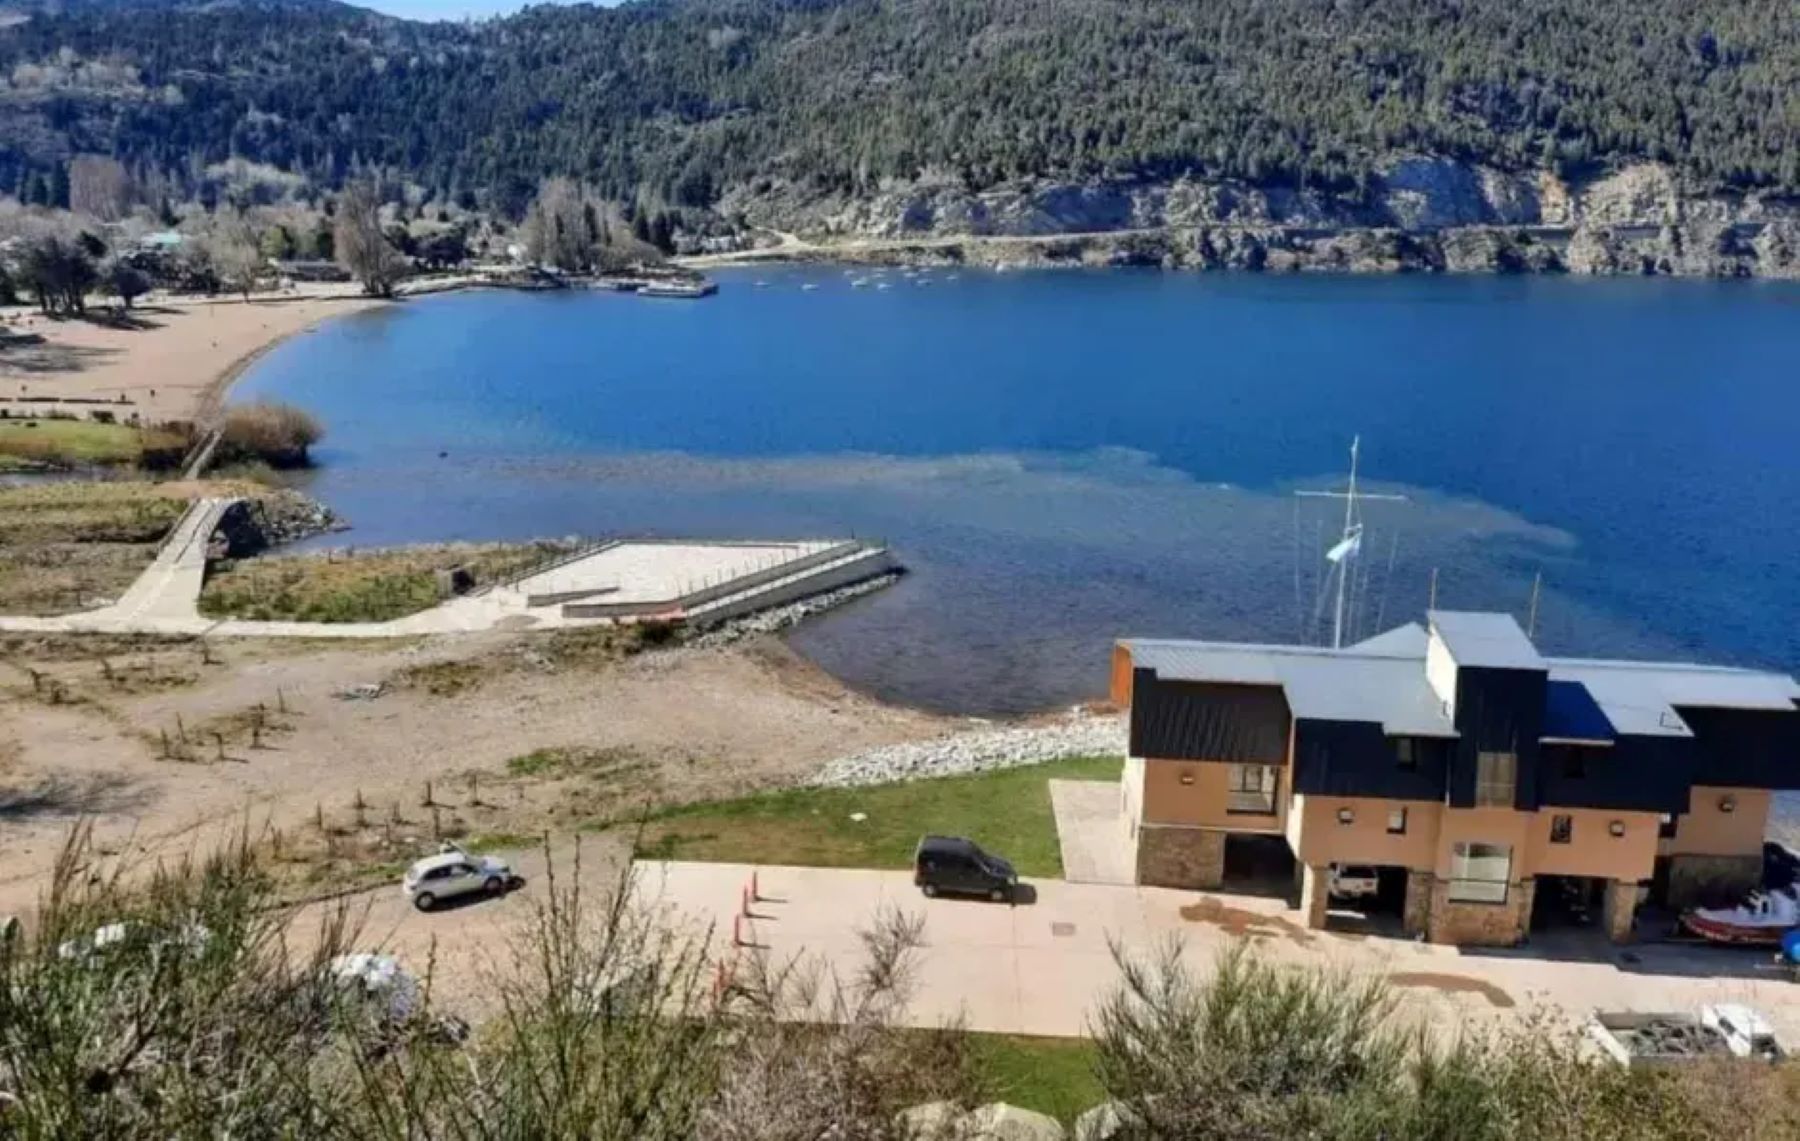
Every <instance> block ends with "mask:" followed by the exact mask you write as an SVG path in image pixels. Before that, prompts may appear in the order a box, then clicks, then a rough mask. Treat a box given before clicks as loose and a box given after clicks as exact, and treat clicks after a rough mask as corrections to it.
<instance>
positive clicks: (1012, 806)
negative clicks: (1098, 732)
mask: <svg viewBox="0 0 1800 1141" xmlns="http://www.w3.org/2000/svg"><path fill="white" fill-rule="evenodd" d="M1122 765H1123V761H1121V760H1120V758H1118V757H1081V758H1076V759H1072V760H1066V761H1052V762H1050V763H1048V764H1042V765H1029V766H1026V767H1024V768H1017V769H1006V770H1002V771H1000V772H991V773H978V774H975V775H973V776H956V777H940V778H938V779H935V780H918V781H909V782H907V783H905V784H884V785H875V786H872V787H869V788H826V789H817V788H801V789H784V790H782V791H780V792H770V793H763V794H761V795H758V796H749V797H745V798H743V799H742V800H726V801H718V802H716V803H711V804H692V805H687V806H685V807H682V808H676V809H671V810H669V811H667V812H664V813H661V814H659V815H658V816H657V817H655V818H654V819H652V820H651V821H650V822H649V823H648V824H647V825H646V826H645V828H644V833H643V836H642V838H641V839H640V841H639V843H638V852H637V854H638V855H639V856H640V857H643V858H645V859H655V860H714V861H719V862H723V863H738V862H742V863H761V864H795V865H800V866H807V867H826V868H905V867H908V866H910V864H911V861H912V854H913V849H914V848H915V847H916V846H917V845H918V842H919V837H920V836H922V835H924V834H925V833H927V832H937V833H943V834H947V835H952V836H967V837H969V838H970V839H972V840H974V841H975V842H976V843H978V844H980V845H981V846H982V847H984V848H986V849H988V850H989V851H991V852H994V853H995V854H997V855H1001V856H1005V857H1006V858H1007V859H1009V860H1011V861H1012V862H1013V865H1014V866H1015V867H1017V868H1018V870H1019V874H1020V875H1024V876H1044V877H1055V876H1060V875H1062V855H1061V853H1060V852H1059V850H1058V849H1057V844H1056V822H1055V820H1054V818H1053V817H1052V816H1051V812H1050V787H1049V785H1048V783H1046V782H1048V781H1049V779H1050V778H1051V777H1058V778H1067V779H1070V780H1117V779H1118V777H1119V772H1120V769H1121V767H1122ZM852 813H861V814H863V815H864V816H865V819H863V820H860V821H857V820H852V819H851V814H852Z"/></svg>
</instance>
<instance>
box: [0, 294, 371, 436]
mask: <svg viewBox="0 0 1800 1141" xmlns="http://www.w3.org/2000/svg"><path fill="white" fill-rule="evenodd" d="M380 304H385V302H381V301H375V300H372V299H370V298H367V297H364V296H362V295H361V292H360V290H358V288H357V287H356V286H354V285H350V284H344V285H307V286H300V287H297V288H295V289H293V290H289V291H283V292H280V293H260V294H251V299H250V300H249V301H248V302H245V301H244V300H243V299H242V298H240V297H236V296H232V297H224V296H220V297H215V298H192V297H162V296H160V295H153V296H151V297H148V298H145V299H144V300H143V301H141V302H140V303H139V304H138V305H137V306H136V307H135V308H133V309H132V310H131V312H130V313H128V314H125V315H123V317H122V318H121V319H117V320H114V319H112V318H111V316H110V314H111V311H110V310H109V309H104V308H102V307H100V306H94V307H91V308H90V310H89V316H88V317H87V318H86V319H75V320H52V319H50V318H47V317H45V316H43V315H42V314H41V313H39V312H38V311H37V310H36V309H34V308H32V307H29V306H12V307H9V308H4V309H0V326H4V327H6V328H9V329H11V330H12V331H13V332H14V333H19V334H37V335H39V336H42V337H43V338H44V342H43V343H42V344H36V345H16V346H11V347H8V348H5V349H0V408H3V409H7V410H9V411H10V412H11V413H12V414H13V415H19V414H21V413H24V412H43V411H45V410H47V409H50V408H56V407H63V408H66V409H68V410H71V411H78V412H82V413H85V412H86V411H88V410H89V408H91V403H89V402H92V401H95V400H105V401H110V402H114V403H113V405H112V406H111V407H109V408H108V409H107V410H108V411H112V412H113V413H114V415H115V416H116V417H117V418H118V419H120V420H128V419H130V417H131V416H132V415H133V414H134V413H135V414H136V415H137V416H138V417H139V418H140V419H142V420H143V422H145V423H160V422H163V421H167V420H191V419H194V418H196V417H197V416H199V415H201V414H202V413H203V412H204V411H205V410H206V409H208V408H209V407H211V406H212V405H213V404H215V403H216V402H217V401H218V400H219V399H220V398H221V396H222V395H223V394H224V392H225V390H226V389H227V388H228V387H229V386H230V384H231V382H232V381H233V380H235V379H236V378H237V377H238V375H239V374H241V373H242V372H243V371H244V370H245V369H246V368H247V367H248V366H249V365H250V364H251V363H252V362H253V361H254V360H255V359H256V358H257V357H258V356H259V355H261V354H262V353H263V352H266V351H267V350H268V349H269V348H270V347H271V346H273V345H275V344H277V343H279V342H280V341H281V340H283V339H284V338H286V337H290V336H293V335H294V334H296V333H300V332H303V331H304V330H306V329H309V328H311V327H312V326H314V325H316V324H318V323H319V322H320V321H323V320H325V319H326V318H328V317H335V316H338V315H340V314H344V313H350V312H354V311H356V310H358V309H365V308H369V307H371V306H374V305H380ZM22 397H28V398H32V399H30V400H26V401H21V399H20V398H22ZM43 397H53V398H55V399H56V400H58V401H73V403H71V404H67V405H59V404H47V403H45V402H43V401H42V399H41V398H43Z"/></svg>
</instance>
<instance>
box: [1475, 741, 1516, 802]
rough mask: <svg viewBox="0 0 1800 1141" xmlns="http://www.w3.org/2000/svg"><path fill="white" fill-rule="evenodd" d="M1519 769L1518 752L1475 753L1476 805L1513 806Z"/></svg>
mask: <svg viewBox="0 0 1800 1141" xmlns="http://www.w3.org/2000/svg"><path fill="white" fill-rule="evenodd" d="M1518 769H1519V756H1518V754H1517V753H1477V754H1475V807H1477V808H1511V807H1512V806H1513V800H1514V799H1515V797H1514V781H1515V780H1516V779H1517V773H1518Z"/></svg>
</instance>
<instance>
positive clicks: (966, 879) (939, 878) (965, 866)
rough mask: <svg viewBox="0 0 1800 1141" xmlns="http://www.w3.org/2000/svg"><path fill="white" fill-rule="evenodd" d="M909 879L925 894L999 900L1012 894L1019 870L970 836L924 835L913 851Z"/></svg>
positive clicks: (1006, 898) (1017, 881)
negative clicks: (910, 877)
mask: <svg viewBox="0 0 1800 1141" xmlns="http://www.w3.org/2000/svg"><path fill="white" fill-rule="evenodd" d="M913 883H914V884H916V885H918V888H919V890H920V891H922V892H924V893H925V894H926V895H927V896H935V895H939V894H947V895H981V896H986V897H987V898H989V899H991V900H993V901H995V902H996V903H999V902H1003V901H1005V900H1009V899H1012V898H1013V893H1014V892H1015V891H1016V890H1017V888H1018V886H1019V874H1018V873H1017V872H1015V871H1013V866H1012V865H1011V864H1009V863H1007V862H1006V861H1005V860H1003V859H1001V858H1000V857H999V856H995V855H991V854H990V853H987V852H984V851H982V850H981V846H980V845H979V844H977V843H975V841H973V840H968V839H964V838H963V837H961V836H926V837H924V838H923V839H921V840H920V841H919V847H918V850H917V851H916V852H914V853H913Z"/></svg>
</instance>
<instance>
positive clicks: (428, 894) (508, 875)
mask: <svg viewBox="0 0 1800 1141" xmlns="http://www.w3.org/2000/svg"><path fill="white" fill-rule="evenodd" d="M513 879H514V877H513V870H512V866H511V865H509V864H508V863H507V862H506V861H505V860H502V859H500V858H498V857H496V856H471V855H470V854H469V853H467V852H465V851H463V850H462V849H461V848H458V847H455V846H453V845H447V846H446V847H445V849H444V850H443V851H441V852H439V853H437V854H436V855H435V856H426V857H425V858H424V859H422V860H420V861H419V862H418V863H415V864H414V865H413V866H412V867H410V868H407V869H406V878H405V879H404V880H402V881H401V883H400V890H401V891H403V892H405V893H406V897H407V898H408V899H410V900H412V902H413V906H414V907H416V908H418V909H419V910H420V911H430V910H431V909H432V908H434V907H436V906H437V905H438V904H439V903H440V902H442V901H443V900H446V899H455V898H456V897H457V896H461V895H472V894H475V893H481V894H485V895H499V894H501V893H502V892H504V891H506V889H507V888H510V887H511V886H512V885H513Z"/></svg>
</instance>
